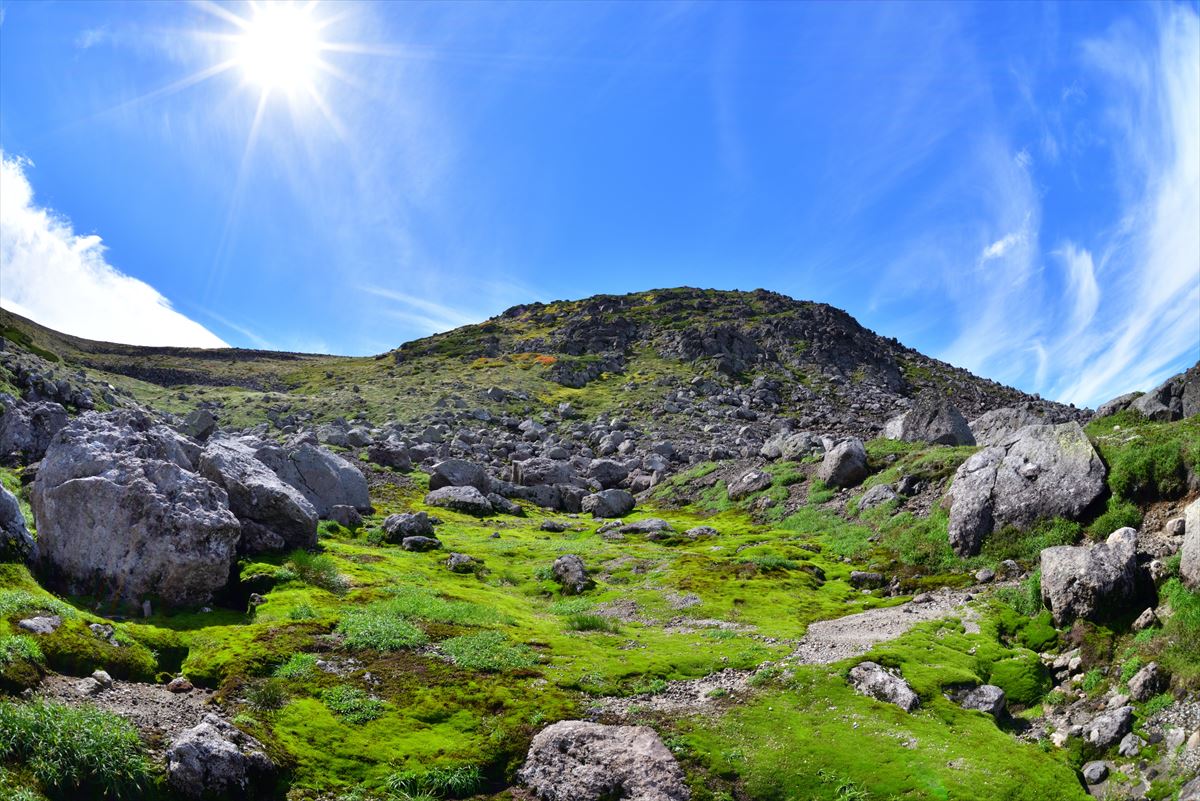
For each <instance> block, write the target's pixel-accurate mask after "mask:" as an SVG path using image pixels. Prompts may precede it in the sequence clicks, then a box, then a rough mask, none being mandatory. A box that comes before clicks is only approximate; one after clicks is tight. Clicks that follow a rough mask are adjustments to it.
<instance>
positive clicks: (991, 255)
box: [979, 231, 1025, 264]
mask: <svg viewBox="0 0 1200 801" xmlns="http://www.w3.org/2000/svg"><path fill="white" fill-rule="evenodd" d="M1024 241H1025V234H1024V232H1023V231H1013V232H1012V233H1011V234H1008V235H1007V236H1004V237H1002V238H1000V239H997V240H996V241H995V242H993V243H992V244H990V245H988V246H987V247H986V248H984V249H983V253H981V254H979V263H980V264H983V263H984V262H988V261H991V260H993V259H999V258H1002V257H1003V256H1004V255H1005V254H1006V253H1008V252H1009V251H1010V250H1012V249H1013V247H1014V246H1016V245H1019V244H1021V243H1022V242H1024Z"/></svg>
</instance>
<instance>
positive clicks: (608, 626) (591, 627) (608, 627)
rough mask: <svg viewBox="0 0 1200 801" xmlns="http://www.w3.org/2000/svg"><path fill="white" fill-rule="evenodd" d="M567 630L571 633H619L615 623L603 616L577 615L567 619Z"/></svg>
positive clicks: (619, 628) (618, 626)
mask: <svg viewBox="0 0 1200 801" xmlns="http://www.w3.org/2000/svg"><path fill="white" fill-rule="evenodd" d="M567 628H569V629H571V630H572V631H606V632H608V633H609V634H618V633H620V631H621V627H620V625H618V624H617V621H615V620H613V619H611V618H607V617H604V616H603V615H588V614H578V615H571V616H570V617H568V618H567Z"/></svg>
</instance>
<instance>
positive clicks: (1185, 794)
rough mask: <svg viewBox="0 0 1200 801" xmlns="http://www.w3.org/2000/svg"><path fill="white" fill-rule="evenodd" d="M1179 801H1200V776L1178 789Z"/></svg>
mask: <svg viewBox="0 0 1200 801" xmlns="http://www.w3.org/2000/svg"><path fill="white" fill-rule="evenodd" d="M1179 801H1200V776H1197V777H1196V778H1194V779H1192V780H1191V781H1190V782H1188V783H1187V784H1185V785H1183V787H1181V788H1180V790H1179Z"/></svg>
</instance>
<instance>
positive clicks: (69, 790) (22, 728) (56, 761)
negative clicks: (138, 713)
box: [0, 700, 152, 798]
mask: <svg viewBox="0 0 1200 801" xmlns="http://www.w3.org/2000/svg"><path fill="white" fill-rule="evenodd" d="M0 760H2V761H4V762H7V763H10V764H12V763H16V764H17V765H20V766H22V767H24V768H25V769H26V770H28V772H29V773H31V774H32V775H33V776H34V778H36V779H37V780H38V781H39V782H40V783H41V784H42V786H43V787H44V788H45V789H46V790H47V791H49V792H50V793H51V794H53V795H59V796H63V797H68V798H98V797H105V798H141V797H143V791H145V790H147V789H148V788H149V786H150V783H151V778H152V770H151V767H150V761H149V760H148V759H147V758H146V755H145V752H144V749H143V747H142V741H141V739H140V738H139V737H138V734H137V730H136V729H134V728H133V726H132V725H131V724H130V723H129V722H128V721H126V720H125V719H124V718H122V717H120V716H119V715H114V714H112V713H111V712H104V711H102V710H99V709H96V708H95V707H93V706H90V705H83V706H66V705H64V704H57V703H53V702H46V701H41V700H37V701H31V702H29V703H16V702H11V701H0Z"/></svg>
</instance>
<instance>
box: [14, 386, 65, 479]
mask: <svg viewBox="0 0 1200 801" xmlns="http://www.w3.org/2000/svg"><path fill="white" fill-rule="evenodd" d="M66 425H67V410H66V409H64V408H63V407H62V406H60V405H59V404H57V403H52V402H50V401H37V402H35V403H25V402H23V401H19V400H14V401H11V402H5V403H4V404H3V405H2V406H0V457H4V456H8V455H9V454H13V453H15V454H17V455H18V456H19V457H20V460H21V461H22V462H24V463H26V464H29V463H30V462H36V461H37V460H38V459H41V458H42V457H43V456H45V455H46V448H48V447H50V441H51V440H52V439H54V435H55V434H57V433H58V432H59V431H61V430H62V429H63V428H64V427H65V426H66Z"/></svg>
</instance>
